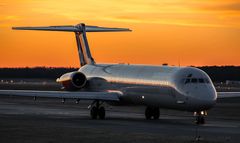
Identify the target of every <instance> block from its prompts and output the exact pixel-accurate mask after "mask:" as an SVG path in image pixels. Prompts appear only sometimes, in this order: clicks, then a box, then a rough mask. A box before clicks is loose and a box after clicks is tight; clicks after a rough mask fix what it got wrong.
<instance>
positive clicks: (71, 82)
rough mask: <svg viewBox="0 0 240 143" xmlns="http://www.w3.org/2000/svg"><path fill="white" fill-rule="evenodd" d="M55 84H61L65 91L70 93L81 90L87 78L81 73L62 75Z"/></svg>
mask: <svg viewBox="0 0 240 143" xmlns="http://www.w3.org/2000/svg"><path fill="white" fill-rule="evenodd" d="M57 82H59V83H61V84H62V85H63V87H64V88H65V89H66V90H70V91H71V90H78V89H82V88H83V87H84V86H85V85H86V83H87V78H86V76H85V75H84V74H83V73H81V72H78V71H76V72H70V73H66V74H64V75H62V76H61V77H60V78H58V79H57Z"/></svg>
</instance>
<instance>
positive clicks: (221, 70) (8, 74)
mask: <svg viewBox="0 0 240 143" xmlns="http://www.w3.org/2000/svg"><path fill="white" fill-rule="evenodd" d="M198 68H200V69H202V70H204V71H205V72H206V73H207V74H208V75H209V76H210V77H211V79H212V80H213V81H214V82H225V81H226V80H238V81H240V66H205V67H198ZM76 70H78V69H77V68H51V67H50V68H49V67H35V68H0V78H44V79H56V78H58V77H60V76H61V75H62V74H64V73H67V72H71V71H76Z"/></svg>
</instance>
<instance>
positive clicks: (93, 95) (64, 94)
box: [0, 90, 121, 101]
mask: <svg viewBox="0 0 240 143" xmlns="http://www.w3.org/2000/svg"><path fill="white" fill-rule="evenodd" d="M0 95H14V96H30V97H50V98H66V99H67V98H69V99H81V100H102V101H119V96H121V93H119V92H70V91H36V90H0Z"/></svg>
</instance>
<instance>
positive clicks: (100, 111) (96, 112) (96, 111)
mask: <svg viewBox="0 0 240 143" xmlns="http://www.w3.org/2000/svg"><path fill="white" fill-rule="evenodd" d="M94 104H95V105H94ZM101 104H102V103H101ZM101 104H100V101H98V100H97V101H94V102H93V104H92V105H94V106H92V108H91V111H90V115H91V118H92V119H97V118H99V119H105V108H104V107H103V106H101Z"/></svg>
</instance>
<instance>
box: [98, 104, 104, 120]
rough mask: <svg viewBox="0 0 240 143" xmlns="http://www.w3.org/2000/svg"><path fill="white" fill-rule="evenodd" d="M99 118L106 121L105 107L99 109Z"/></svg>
mask: <svg viewBox="0 0 240 143" xmlns="http://www.w3.org/2000/svg"><path fill="white" fill-rule="evenodd" d="M98 116H99V119H105V108H104V107H100V108H99V110H98Z"/></svg>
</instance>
